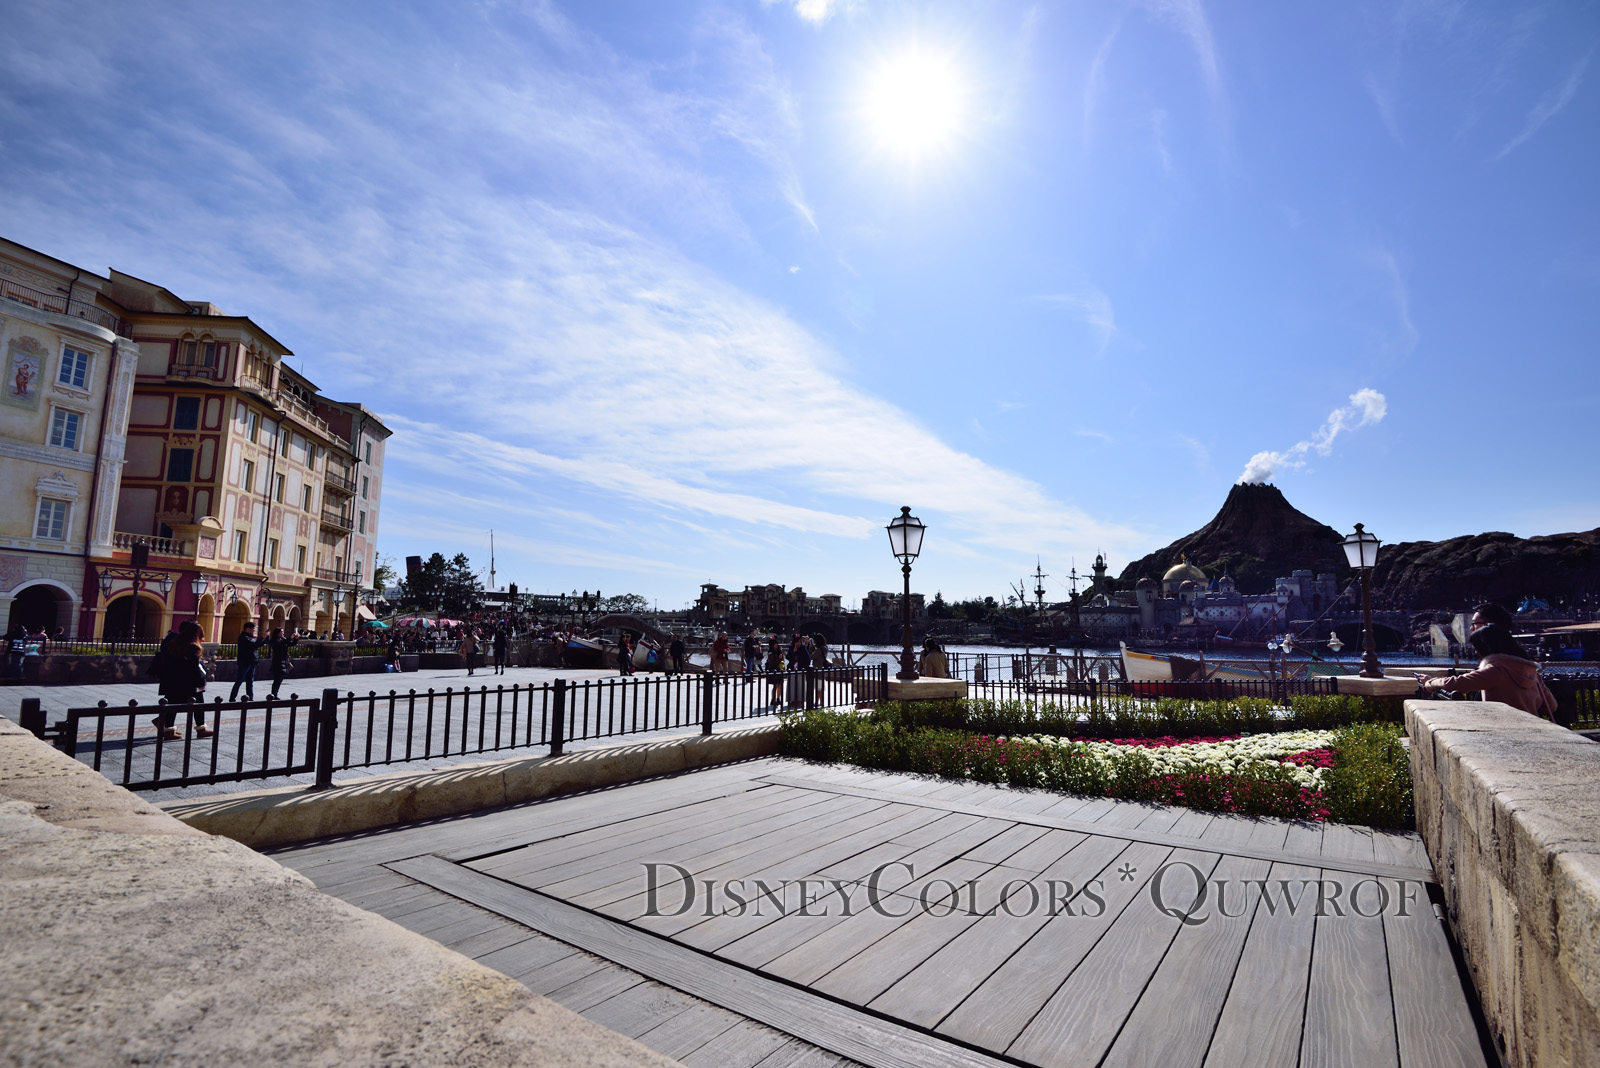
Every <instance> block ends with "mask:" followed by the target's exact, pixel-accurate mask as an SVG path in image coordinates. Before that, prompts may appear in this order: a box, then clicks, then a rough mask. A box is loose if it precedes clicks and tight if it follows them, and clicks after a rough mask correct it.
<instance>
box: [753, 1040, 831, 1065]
mask: <svg viewBox="0 0 1600 1068" xmlns="http://www.w3.org/2000/svg"><path fill="white" fill-rule="evenodd" d="M756 1068H855V1062H854V1061H847V1060H845V1059H844V1058H843V1057H841V1056H839V1055H838V1054H837V1053H829V1052H828V1051H827V1050H825V1049H818V1048H817V1047H816V1046H813V1045H812V1044H811V1043H809V1042H801V1041H800V1040H799V1039H798V1038H791V1039H790V1040H789V1041H788V1042H786V1043H785V1044H784V1045H782V1046H780V1047H778V1048H777V1049H776V1050H774V1051H773V1052H772V1053H770V1054H768V1055H767V1056H766V1057H764V1058H763V1059H762V1060H761V1061H760V1063H758V1064H757V1065H756Z"/></svg>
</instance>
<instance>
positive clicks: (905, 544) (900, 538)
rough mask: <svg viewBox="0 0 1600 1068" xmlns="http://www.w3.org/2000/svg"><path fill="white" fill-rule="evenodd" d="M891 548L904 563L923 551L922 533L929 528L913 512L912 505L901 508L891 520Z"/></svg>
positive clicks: (889, 527) (889, 528)
mask: <svg viewBox="0 0 1600 1068" xmlns="http://www.w3.org/2000/svg"><path fill="white" fill-rule="evenodd" d="M887 529H888V531H889V549H890V551H891V552H893V553H894V555H895V557H896V558H897V559H898V560H899V561H900V562H901V563H903V564H909V563H910V562H911V561H913V560H915V559H916V558H917V556H918V555H919V554H920V553H921V552H922V534H923V532H924V531H925V530H927V529H928V528H927V527H925V526H923V524H922V520H920V519H918V518H917V517H916V516H914V515H912V514H911V508H910V506H909V505H908V506H905V507H902V508H901V509H900V514H899V515H897V516H895V517H894V519H892V520H890V522H889V526H888V528H887Z"/></svg>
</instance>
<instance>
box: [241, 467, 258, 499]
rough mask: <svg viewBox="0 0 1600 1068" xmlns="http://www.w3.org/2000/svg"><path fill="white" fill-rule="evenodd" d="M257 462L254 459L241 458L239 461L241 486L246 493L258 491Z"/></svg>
mask: <svg viewBox="0 0 1600 1068" xmlns="http://www.w3.org/2000/svg"><path fill="white" fill-rule="evenodd" d="M255 480H256V462H255V461H254V460H241V461H240V462H239V488H240V489H242V490H244V491H245V492H246V493H254V492H255V491H256V488H255V485H254V482H255Z"/></svg>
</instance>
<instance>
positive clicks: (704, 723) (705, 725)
mask: <svg viewBox="0 0 1600 1068" xmlns="http://www.w3.org/2000/svg"><path fill="white" fill-rule="evenodd" d="M716 701H717V677H716V675H714V674H712V673H711V672H710V671H707V672H706V673H705V674H704V675H701V676H700V733H701V734H710V733H711V723H712V720H713V719H714V718H715V716H716V707H717V706H716Z"/></svg>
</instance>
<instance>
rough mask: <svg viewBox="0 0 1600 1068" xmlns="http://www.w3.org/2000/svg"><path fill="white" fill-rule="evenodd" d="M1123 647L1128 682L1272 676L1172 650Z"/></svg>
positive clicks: (1244, 679)
mask: <svg viewBox="0 0 1600 1068" xmlns="http://www.w3.org/2000/svg"><path fill="white" fill-rule="evenodd" d="M1118 644H1119V645H1121V647H1122V674H1123V677H1124V678H1126V679H1127V680H1128V681H1129V682H1264V681H1266V680H1267V679H1268V678H1270V677H1271V676H1269V675H1268V674H1267V673H1266V672H1265V671H1259V670H1257V669H1255V668H1247V667H1223V666H1221V665H1218V664H1207V663H1206V662H1205V661H1204V660H1203V659H1201V660H1196V659H1194V658H1193V657H1188V656H1177V655H1175V654H1173V653H1146V652H1142V651H1140V650H1137V649H1129V648H1128V643H1127V642H1119V643H1118Z"/></svg>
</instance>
